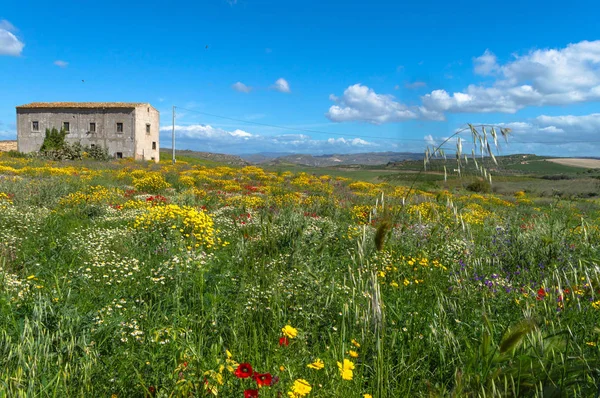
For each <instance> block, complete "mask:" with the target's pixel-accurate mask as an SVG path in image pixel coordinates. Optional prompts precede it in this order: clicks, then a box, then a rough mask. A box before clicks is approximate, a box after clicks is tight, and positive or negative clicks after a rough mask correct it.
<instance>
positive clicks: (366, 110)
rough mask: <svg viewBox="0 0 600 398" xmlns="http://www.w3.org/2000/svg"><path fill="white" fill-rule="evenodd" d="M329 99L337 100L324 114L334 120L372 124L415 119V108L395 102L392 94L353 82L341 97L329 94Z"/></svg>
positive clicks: (416, 115)
mask: <svg viewBox="0 0 600 398" xmlns="http://www.w3.org/2000/svg"><path fill="white" fill-rule="evenodd" d="M329 99H330V100H332V101H334V102H337V103H338V105H333V106H331V107H330V108H329V111H328V112H327V113H326V114H325V116H327V118H329V120H331V121H334V122H349V121H361V122H369V123H374V124H381V123H388V122H399V121H403V120H409V119H416V118H417V117H418V114H417V111H416V110H411V109H409V108H407V107H406V106H405V105H403V104H401V103H399V102H397V101H396V100H395V98H394V97H393V96H392V95H385V94H377V93H376V92H375V91H374V90H373V89H371V88H369V87H367V86H363V85H362V84H360V83H359V84H355V85H353V86H350V87H348V88H347V89H346V90H344V94H343V95H342V96H341V97H339V98H338V97H336V96H335V95H333V94H331V95H330V96H329Z"/></svg>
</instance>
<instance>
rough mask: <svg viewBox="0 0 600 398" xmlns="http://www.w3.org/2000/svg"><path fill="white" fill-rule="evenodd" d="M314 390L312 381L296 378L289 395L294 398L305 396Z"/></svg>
mask: <svg viewBox="0 0 600 398" xmlns="http://www.w3.org/2000/svg"><path fill="white" fill-rule="evenodd" d="M310 390H312V387H311V386H310V383H309V382H308V381H306V380H304V379H296V380H295V381H294V385H293V386H292V391H290V392H288V395H289V396H290V397H292V398H296V397H303V396H305V395H308V394H309V393H310Z"/></svg>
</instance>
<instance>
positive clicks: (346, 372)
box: [337, 359, 354, 380]
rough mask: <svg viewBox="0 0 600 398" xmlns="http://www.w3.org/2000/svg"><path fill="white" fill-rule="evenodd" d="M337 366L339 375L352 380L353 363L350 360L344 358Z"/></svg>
mask: <svg viewBox="0 0 600 398" xmlns="http://www.w3.org/2000/svg"><path fill="white" fill-rule="evenodd" d="M337 366H338V368H339V370H340V376H342V379H344V380H352V377H353V374H352V370H353V369H354V363H352V361H349V360H348V359H344V363H341V362H338V363H337Z"/></svg>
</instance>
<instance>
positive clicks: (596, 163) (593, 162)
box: [548, 158, 600, 169]
mask: <svg viewBox="0 0 600 398" xmlns="http://www.w3.org/2000/svg"><path fill="white" fill-rule="evenodd" d="M548 161H550V162H554V163H558V164H562V165H564V166H572V167H583V168H586V169H600V159H579V158H561V159H548Z"/></svg>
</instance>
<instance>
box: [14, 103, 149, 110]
mask: <svg viewBox="0 0 600 398" xmlns="http://www.w3.org/2000/svg"><path fill="white" fill-rule="evenodd" d="M142 105H144V106H152V105H150V104H148V103H146V102H32V103H30V104H25V105H19V106H17V109H42V108H85V109H94V108H137V107H138V106H142ZM153 108H154V107H153Z"/></svg>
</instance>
